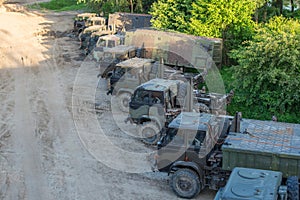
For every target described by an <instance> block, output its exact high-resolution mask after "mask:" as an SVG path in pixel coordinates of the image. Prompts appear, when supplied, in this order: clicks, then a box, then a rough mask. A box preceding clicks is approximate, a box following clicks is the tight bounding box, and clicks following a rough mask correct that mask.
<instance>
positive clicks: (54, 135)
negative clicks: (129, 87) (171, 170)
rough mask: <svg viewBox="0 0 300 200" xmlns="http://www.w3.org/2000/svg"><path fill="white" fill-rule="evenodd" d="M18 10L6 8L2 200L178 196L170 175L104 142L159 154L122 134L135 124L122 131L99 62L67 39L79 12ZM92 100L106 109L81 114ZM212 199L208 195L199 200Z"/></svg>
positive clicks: (1, 32)
mask: <svg viewBox="0 0 300 200" xmlns="http://www.w3.org/2000/svg"><path fill="white" fill-rule="evenodd" d="M24 2H25V3H28V2H29V1H24ZM12 8H16V9H5V8H3V7H2V8H0V38H1V44H0V102H1V106H0V199H5V200H6V199H7V200H15V199H28V200H35V199H36V200H41V199H43V200H48V199H49V200H53V199H70V200H71V199H72V200H75V199H78V200H79V199H80V200H85V199H87V200H91V199H176V196H175V195H174V194H173V192H172V191H171V190H170V188H169V186H168V177H166V176H164V175H161V174H159V173H153V172H149V171H147V170H149V169H150V167H149V166H150V165H149V163H148V158H147V157H144V158H140V159H135V160H138V161H139V162H138V164H135V163H133V164H134V165H132V163H131V162H128V160H127V159H124V157H123V156H120V154H118V155H116V154H114V151H110V148H111V146H109V145H107V143H105V142H103V141H102V140H101V139H103V137H101V136H103V135H105V138H106V139H107V138H108V139H109V141H114V142H112V143H114V146H118V148H119V149H125V150H126V151H130V152H144V153H145V155H146V154H147V153H149V152H150V153H151V151H153V149H151V148H149V147H146V146H144V145H143V144H142V143H140V142H138V141H137V140H136V139H135V138H134V137H131V136H130V135H129V136H128V135H127V136H126V135H125V134H123V132H124V130H125V129H127V128H129V129H130V128H134V127H128V126H126V125H124V127H120V126H118V124H119V123H121V121H122V119H123V118H122V116H121V115H118V114H117V115H116V116H119V118H118V117H117V118H113V116H112V115H111V113H112V111H111V110H112V109H111V108H112V107H111V106H110V105H111V103H110V102H111V99H110V97H107V96H105V95H102V94H103V91H104V89H105V88H103V85H105V83H104V82H103V80H100V81H99V80H97V78H96V75H97V67H96V64H95V63H93V62H91V61H89V60H88V59H87V60H83V59H82V56H81V52H80V50H79V49H78V47H79V43H78V41H77V40H76V38H72V37H71V36H72V35H71V34H69V33H70V30H71V29H72V17H73V16H74V15H75V13H73V12H63V13H51V12H47V13H39V12H36V11H35V12H32V11H26V10H23V8H22V6H19V5H18V6H16V5H14V6H12ZM16 11H17V12H16ZM76 84H77V85H76ZM75 86H76V87H75ZM97 86H98V89H99V90H97V91H98V93H97V92H96V98H94V99H93V98H92V99H89V97H91V96H92V97H95V88H96V87H97ZM74 91H76V92H75V95H74ZM99 91H100V92H99ZM101 91H102V92H101ZM89 92H90V93H89ZM86 93H88V94H86ZM76 94H77V96H76ZM78 94H79V95H78ZM83 96H84V97H86V98H87V99H85V98H82V97H83ZM104 96H105V97H104ZM72 97H73V99H72ZM76 97H78V98H79V99H76ZM93 101H100V102H101V106H102V108H103V109H102V112H100V113H97V114H96V115H95V112H93V111H90V110H83V109H82V108H84V107H86V106H83V104H84V103H86V104H90V105H92V103H93ZM93 120H96V121H97V126H96V125H95V127H96V128H95V127H94V124H93V123H91V122H93ZM99 125H100V126H101V131H99V132H98V131H95V130H97V127H98V126H99ZM123 128H124V129H123ZM125 131H126V130H125ZM116 141H117V142H116ZM105 145H106V146H105ZM99 146H101V148H99ZM104 150H105V152H106V153H105V154H102V153H103V151H104ZM103 156H104V157H103ZM125 158H126V157H125ZM122 159H123V160H122ZM116 161H118V162H116ZM114 163H119V164H121V163H125V164H124V165H122V166H120V167H118V166H117V165H118V164H115V166H111V165H113V164H114ZM130 166H134V168H130V170H127V171H124V170H122V169H123V168H122V167H130ZM134 171H137V172H139V173H132V172H134ZM214 194H215V193H214V192H212V191H208V190H207V191H204V192H203V193H202V194H201V195H199V196H198V197H197V199H205V200H206V199H207V200H210V199H213V195H214Z"/></svg>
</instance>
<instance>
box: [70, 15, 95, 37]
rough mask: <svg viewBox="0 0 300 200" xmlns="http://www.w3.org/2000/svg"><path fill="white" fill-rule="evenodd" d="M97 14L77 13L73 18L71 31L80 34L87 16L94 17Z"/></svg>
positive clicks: (84, 26)
mask: <svg viewBox="0 0 300 200" xmlns="http://www.w3.org/2000/svg"><path fill="white" fill-rule="evenodd" d="M96 16H97V14H96V13H81V14H78V15H77V16H76V17H75V19H74V28H73V31H74V32H75V33H76V34H80V33H81V32H82V31H83V29H85V28H86V26H87V24H86V22H87V20H88V19H89V18H92V17H96Z"/></svg>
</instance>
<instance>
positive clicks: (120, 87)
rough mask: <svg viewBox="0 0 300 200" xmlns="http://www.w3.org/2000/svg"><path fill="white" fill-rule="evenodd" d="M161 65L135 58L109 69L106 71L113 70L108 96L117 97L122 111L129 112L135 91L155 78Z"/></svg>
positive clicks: (110, 76) (150, 60)
mask: <svg viewBox="0 0 300 200" xmlns="http://www.w3.org/2000/svg"><path fill="white" fill-rule="evenodd" d="M159 65H160V64H159V63H158V62H155V61H154V60H152V59H145V58H137V57H134V58H131V59H128V60H125V61H122V62H119V63H117V64H115V65H114V67H113V69H112V68H107V70H106V71H109V70H111V71H110V74H109V75H108V76H109V83H110V85H109V87H108V88H109V90H108V92H107V94H112V95H116V98H117V100H118V105H119V108H120V109H121V111H123V112H128V108H129V105H128V104H129V101H130V98H131V96H132V94H133V92H134V89H135V88H136V87H137V86H139V85H141V84H142V83H144V82H146V81H148V80H150V79H153V78H155V77H156V76H157V71H156V70H157V69H158V68H159ZM105 73H106V72H105ZM105 73H104V74H105Z"/></svg>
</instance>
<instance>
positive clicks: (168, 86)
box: [128, 73, 232, 144]
mask: <svg viewBox="0 0 300 200" xmlns="http://www.w3.org/2000/svg"><path fill="white" fill-rule="evenodd" d="M201 74H202V73H200V74H199V75H201ZM204 74H205V73H204ZM204 74H203V76H204ZM199 75H197V76H199ZM188 76H190V75H188ZM186 77H187V75H186V74H184V73H177V74H176V75H168V76H165V77H164V78H165V79H175V80H165V79H153V80H150V81H148V82H146V83H144V84H142V85H140V86H139V87H137V88H136V90H135V91H134V95H133V96H132V98H131V100H130V103H129V116H128V120H130V121H131V122H132V123H135V124H138V125H139V133H140V134H141V137H142V141H143V142H144V143H146V144H156V142H157V141H158V139H159V135H160V134H159V133H160V131H163V129H164V128H165V127H166V126H167V125H168V123H169V122H170V121H171V120H172V119H174V118H175V117H176V116H177V115H178V114H179V113H180V112H182V111H184V110H185V111H192V110H194V111H195V112H207V113H224V111H225V106H226V104H227V102H228V99H230V98H231V97H232V96H231V94H229V95H227V94H226V95H221V94H214V93H203V94H199V93H200V92H198V90H193V91H192V87H191V84H190V83H189V81H188V80H187V79H186ZM179 80H180V81H179ZM142 96H147V97H148V98H154V97H153V96H155V97H158V98H159V99H160V101H159V102H156V103H153V102H152V101H142V100H141V99H143V98H142Z"/></svg>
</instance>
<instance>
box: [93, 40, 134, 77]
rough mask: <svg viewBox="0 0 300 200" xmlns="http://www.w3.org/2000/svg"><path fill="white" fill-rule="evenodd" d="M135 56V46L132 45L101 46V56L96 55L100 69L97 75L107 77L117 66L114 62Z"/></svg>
mask: <svg viewBox="0 0 300 200" xmlns="http://www.w3.org/2000/svg"><path fill="white" fill-rule="evenodd" d="M97 55H99V54H97ZM100 55H101V54H100ZM135 56H136V48H135V47H134V46H127V45H117V46H115V47H111V48H103V51H102V56H99V57H96V58H97V61H98V63H99V71H100V73H99V74H98V77H100V76H101V78H105V79H109V78H110V77H111V76H112V74H113V71H114V70H115V69H116V68H117V66H116V64H118V63H119V62H122V61H125V60H127V59H130V58H134V57H135ZM109 82H110V81H109Z"/></svg>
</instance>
